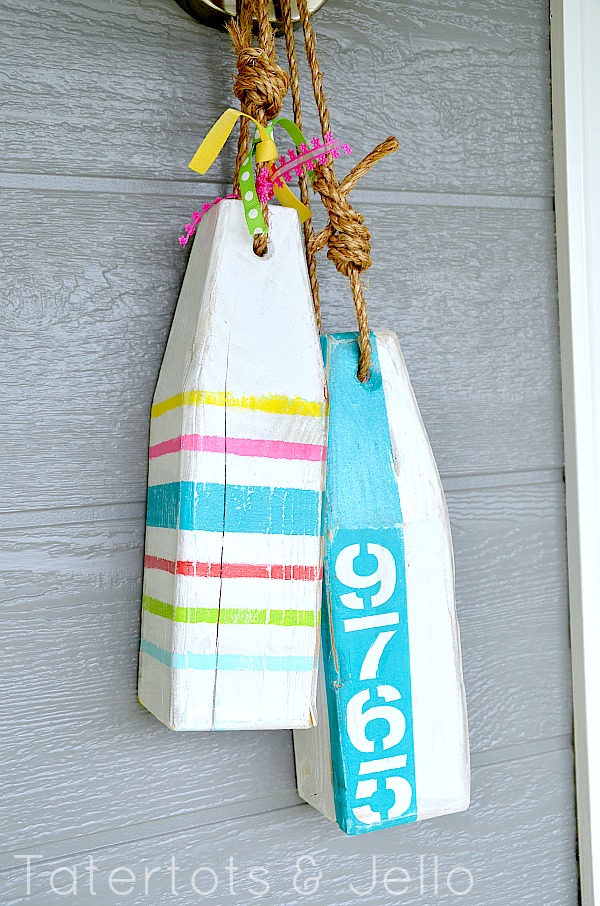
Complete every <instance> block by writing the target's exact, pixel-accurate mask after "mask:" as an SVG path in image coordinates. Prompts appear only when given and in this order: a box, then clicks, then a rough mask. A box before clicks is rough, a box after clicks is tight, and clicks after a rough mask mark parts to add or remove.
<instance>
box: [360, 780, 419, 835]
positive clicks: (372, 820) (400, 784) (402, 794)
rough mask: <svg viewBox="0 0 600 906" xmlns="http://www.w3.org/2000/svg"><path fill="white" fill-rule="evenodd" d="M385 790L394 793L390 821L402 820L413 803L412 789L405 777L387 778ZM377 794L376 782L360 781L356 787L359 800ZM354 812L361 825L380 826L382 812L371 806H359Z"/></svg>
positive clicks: (389, 814)
mask: <svg viewBox="0 0 600 906" xmlns="http://www.w3.org/2000/svg"><path fill="white" fill-rule="evenodd" d="M385 788H386V790H391V791H392V792H393V793H394V804H393V806H392V807H391V809H390V810H389V811H388V814H387V816H388V819H391V818H400V816H401V815H403V814H404V813H405V811H406V810H407V809H408V807H409V806H410V804H411V802H412V796H413V791H412V787H411V785H410V783H409V782H408V780H406V778H405V777H386V778H385ZM376 792H377V781H376V780H359V781H358V783H357V785H356V798H357V799H371V798H372V797H373V796H374V795H375V793H376ZM352 812H353V813H354V817H355V818H358V820H359V821H360V822H361V824H379V823H380V822H381V820H382V819H381V812H376V811H374V810H373V809H372V808H371V806H370V805H359V806H357V807H356V808H353V809H352Z"/></svg>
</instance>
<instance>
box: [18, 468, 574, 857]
mask: <svg viewBox="0 0 600 906" xmlns="http://www.w3.org/2000/svg"><path fill="white" fill-rule="evenodd" d="M448 499H449V505H450V514H451V519H452V528H453V533H454V545H455V554H456V562H457V598H458V609H459V619H460V623H461V631H462V640H463V653H464V668H465V681H466V687H467V698H468V705H469V714H470V730H471V744H472V747H473V750H474V751H475V752H482V751H485V750H487V749H490V748H492V747H497V746H501V747H507V746H511V745H515V744H519V743H522V742H525V741H528V740H533V739H541V738H543V737H546V736H557V735H564V734H569V733H570V727H571V715H570V696H569V679H568V677H569V661H568V644H567V614H566V603H565V601H566V593H565V562H564V560H565V556H564V517H563V509H562V500H563V496H562V483H558V482H557V484H556V485H554V486H553V485H548V486H547V485H539V486H535V487H532V488H529V489H527V488H517V489H512V488H505V489H502V490H501V491H492V492H491V493H490V492H477V491H469V492H458V493H456V492H453V493H450V494H449V495H448ZM142 544H143V524H142V520H123V521H116V522H112V523H110V522H109V523H107V522H102V523H100V524H96V523H94V522H93V521H92V522H86V523H83V524H78V525H58V526H55V527H40V528H38V529H35V528H34V527H29V528H24V529H21V530H18V529H17V530H13V531H10V532H8V531H6V532H3V533H2V534H1V535H0V556H1V562H2V564H3V571H2V577H1V578H2V599H3V602H2V604H1V605H0V626H1V627H2V637H3V639H4V653H3V658H2V662H1V664H0V684H1V687H2V688H3V690H4V694H5V696H6V698H5V702H6V705H7V706H8V709H9V710H8V713H7V717H6V720H5V728H6V729H5V731H4V734H3V743H2V746H3V753H4V758H5V759H8V760H9V761H10V763H11V765H12V767H11V771H10V774H8V775H6V777H5V787H6V788H5V791H3V793H2V803H3V810H2V812H3V816H4V819H5V821H6V824H5V825H4V827H3V829H2V835H3V839H4V842H3V846H10V845H12V844H13V843H14V844H15V845H17V844H19V845H21V846H28V845H30V844H31V845H33V844H32V843H31V841H35V843H36V845H37V844H38V843H39V845H42V844H43V843H44V841H47V840H50V839H52V838H53V837H55V836H59V837H63V836H72V835H74V834H76V833H77V832H78V829H79V830H85V832H87V833H91V832H93V831H97V830H101V829H107V828H108V827H113V828H116V827H118V826H119V825H131V824H136V823H139V822H142V821H146V820H157V819H159V818H160V816H161V815H163V816H168V815H171V816H177V815H183V814H191V813H195V812H200V811H202V810H206V809H216V808H218V807H219V805H228V804H230V803H240V802H242V803H243V802H246V801H248V800H250V801H251V800H255V799H261V800H263V804H262V805H261V810H266V809H268V808H269V803H270V802H273V801H275V799H276V797H277V795H278V794H280V793H283V792H288V793H290V792H291V791H293V790H294V788H295V780H294V769H293V762H292V751H291V738H290V734H289V733H270V732H259V733H235V734H232V733H225V734H210V733H209V734H206V733H189V734H188V733H183V734H175V733H173V732H170V731H168V730H167V729H165V728H164V727H162V726H161V725H160V724H159V723H158V722H157V721H156V720H155V719H154V718H153V717H152V716H151V715H150V714H149V713H148V712H146V711H145V710H144V709H143V708H141V706H140V705H139V704H138V703H137V699H136V695H135V689H136V668H137V645H138V635H139V614H140V596H141V562H142ZM532 639H535V644H532ZM525 690H526V694H525Z"/></svg>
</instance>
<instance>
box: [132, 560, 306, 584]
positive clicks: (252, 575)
mask: <svg viewBox="0 0 600 906" xmlns="http://www.w3.org/2000/svg"><path fill="white" fill-rule="evenodd" d="M144 566H145V567H146V569H161V570H164V571H165V572H168V573H171V574H172V575H175V573H177V574H178V575H180V576H198V577H200V578H217V579H221V578H223V579H295V580H297V581H299V582H315V581H316V580H317V579H319V580H320V579H322V578H323V569H322V568H321V569H319V568H318V567H317V566H301V565H298V564H295V565H293V566H292V565H290V566H285V565H283V564H279V563H273V564H266V563H263V564H258V563H257V564H254V563H204V562H202V561H193V560H177V561H174V560H166V559H165V558H164V557H153V556H151V555H150V554H147V555H146V556H145V557H144Z"/></svg>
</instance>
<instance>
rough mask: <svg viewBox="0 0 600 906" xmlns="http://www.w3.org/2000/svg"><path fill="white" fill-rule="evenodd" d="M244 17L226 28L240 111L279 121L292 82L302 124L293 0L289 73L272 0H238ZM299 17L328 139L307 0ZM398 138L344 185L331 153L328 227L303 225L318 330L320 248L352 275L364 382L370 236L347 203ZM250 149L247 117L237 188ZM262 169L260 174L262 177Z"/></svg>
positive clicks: (323, 177) (321, 180)
mask: <svg viewBox="0 0 600 906" xmlns="http://www.w3.org/2000/svg"><path fill="white" fill-rule="evenodd" d="M238 2H239V9H240V15H239V19H238V20H237V21H234V22H232V23H230V24H229V25H228V26H227V29H228V31H229V34H230V35H231V38H232V41H233V46H234V49H235V51H236V53H237V57H238V60H237V69H238V76H237V78H236V81H235V85H234V93H235V95H236V97H237V98H238V99H239V101H240V104H241V108H242V111H243V112H244V113H248V114H250V116H253V117H254V118H255V119H256V120H258V122H259V123H261V124H262V125H264V126H266V124H267V121H268V120H270V119H275V118H276V117H277V116H278V115H279V112H280V110H281V105H282V102H283V98H284V97H285V95H286V93H287V89H288V84H291V89H292V103H293V108H294V120H295V122H296V124H297V125H298V127H299V128H300V129H302V108H301V103H300V81H299V77H298V63H297V60H296V49H295V42H294V31H293V25H292V13H291V0H281V11H282V20H283V31H284V34H285V41H286V51H287V58H288V64H289V69H290V75H289V78H288V75H287V73H285V72H284V70H283V69H281V67H280V66H278V64H277V61H276V58H275V37H274V33H273V29H272V28H271V24H270V22H269V11H268V0H238ZM297 5H298V12H299V14H300V21H301V23H302V28H303V30H304V44H305V50H306V58H307V60H308V65H309V68H310V72H311V80H312V86H313V93H314V96H315V103H316V105H317V110H318V113H319V121H320V124H321V131H322V133H323V139H324V140H326V139H325V136H326V135H327V134H328V133H329V132H330V123H329V110H328V107H327V100H326V98H325V92H324V91H323V73H322V71H321V67H320V65H319V60H318V57H317V46H316V40H315V35H314V32H313V29H312V24H311V21H310V16H309V13H308V7H307V2H306V0H297ZM253 14H254V15H255V16H256V19H257V21H258V47H253V46H252V16H253ZM397 148H398V142H397V141H396V139H395V138H394V137H393V136H390V137H389V138H387V139H386V140H385V141H384V142H381V144H379V145H377V147H376V148H375V149H374V150H373V151H371V153H370V154H367V156H366V157H365V158H364V160H362V161H360V163H358V164H357V165H356V166H355V167H354V168H353V169H352V170H351V171H350V173H348V175H347V176H346V177H345V179H343V180H342V182H341V183H340V182H339V181H338V179H337V177H336V175H335V172H334V169H333V162H332V159H331V158H330V159H329V162H328V163H326V164H318V165H317V166H316V167H315V177H314V180H313V188H314V190H315V191H316V192H318V193H319V195H320V196H321V200H322V201H323V204H324V206H325V208H326V210H327V213H328V215H329V223H328V225H327V226H326V227H325V229H323V230H321V231H320V232H319V233H317V234H315V233H314V232H313V229H312V224H311V221H310V220H308V221H306V223H305V224H304V239H305V246H306V260H307V266H308V272H309V277H310V284H311V290H312V295H313V304H314V308H315V317H316V320H317V324H318V327H319V330H321V306H320V300H319V283H318V279H317V271H316V254H317V252H318V251H320V250H321V249H322V248H324V247H325V245H327V246H328V251H327V257H328V258H329V259H330V260H331V261H333V263H334V264H335V267H336V269H337V270H338V271H339V272H340V273H342V274H344V275H345V276H347V277H348V280H349V282H350V288H351V290H352V298H353V300H354V307H355V309H356V319H357V322H358V346H359V360H358V373H357V377H358V379H359V380H360V381H366V380H368V378H369V373H370V369H371V340H370V334H369V319H368V316H367V306H366V302H365V297H364V291H363V286H362V282H361V274H362V273H363V271H366V270H367V269H368V268H369V267H371V264H372V263H373V262H372V260H371V234H370V232H369V230H368V228H367V226H366V225H365V222H364V218H363V216H362V214H359V213H358V212H357V211H355V210H354V208H353V207H352V206H351V204H350V203H349V202H348V199H347V195H348V193H349V192H351V191H352V189H353V188H354V187H355V186H356V184H357V183H358V181H359V180H360V179H361V178H362V177H363V176H364V175H365V174H366V173H368V171H369V170H370V169H371V167H372V166H373V165H374V164H375V163H377V161H379V160H382V158H384V157H386V156H387V155H388V154H391V153H392V152H393V151H396V150H397ZM249 151H250V124H249V122H248V120H245V121H243V122H242V124H241V126H240V138H239V143H238V153H237V160H236V172H235V181H234V188H235V189H236V190H237V189H239V168H240V165H241V164H242V162H243V161H244V160H245V159H246V157H247V156H248V153H249ZM262 169H263V168H262V167H261V168H259V173H257V178H258V176H259V175H260V171H261V170H262ZM300 193H301V198H302V201H303V203H304V204H306V205H308V181H307V177H306V174H305V173H303V174H302V176H301V177H300ZM261 208H262V212H263V216H264V219H265V222H266V223H267V226H268V207H267V204H266V203H263V204H262V205H261ZM266 250H267V235H266V234H262V235H257V236H255V237H254V251H255V252H256V254H257V255H264V254H265V252H266Z"/></svg>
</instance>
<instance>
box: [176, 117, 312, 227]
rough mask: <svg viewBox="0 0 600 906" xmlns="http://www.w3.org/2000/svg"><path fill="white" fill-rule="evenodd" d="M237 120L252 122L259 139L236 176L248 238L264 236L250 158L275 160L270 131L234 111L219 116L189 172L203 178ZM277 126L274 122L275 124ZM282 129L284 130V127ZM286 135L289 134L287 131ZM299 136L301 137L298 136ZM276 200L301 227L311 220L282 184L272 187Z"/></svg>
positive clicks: (301, 205) (275, 154)
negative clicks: (291, 212)
mask: <svg viewBox="0 0 600 906" xmlns="http://www.w3.org/2000/svg"><path fill="white" fill-rule="evenodd" d="M240 116H245V117H247V118H248V119H249V120H251V121H252V122H253V123H254V125H255V126H256V128H257V130H258V136H259V137H258V138H255V140H254V142H253V145H252V150H251V151H250V154H249V155H248V157H247V158H246V159H245V160H244V161H243V163H242V165H241V167H240V172H239V183H240V193H241V196H242V203H243V205H244V213H245V216H246V224H247V225H248V231H249V232H250V235H255V234H256V233H266V232H267V226H266V224H265V221H264V217H263V215H262V212H261V209H260V201H259V198H258V195H257V192H256V182H255V179H254V170H253V167H252V156H253V155H254V159H255V161H256V163H257V164H273V163H274V162H275V161H276V160H277V158H278V151H277V146H276V144H275V142H274V141H273V138H272V135H271V131H272V128H273V124H272V125H271V126H270V127H265V126H262V125H261V124H260V123H259V122H258V121H257V120H255V119H254V117H252V116H249V114H247V113H242V111H241V110H234V109H233V108H232V107H230V108H229V109H228V110H226V111H225V113H223V114H221V116H220V117H219V119H218V120H217V122H216V123H215V124H214V126H213V127H212V128H211V129H210V130H209V132H208V134H207V135H206V137H205V139H204V141H203V142H202V144H201V145H200V147H199V148H198V150H197V151H196V153H195V154H194V156H193V158H192V159H191V161H190V163H189V167H190V169H191V170H194V171H195V172H196V173H201V174H204V173H206V172H207V170H208V169H209V168H210V167H211V166H212V164H213V163H214V161H215V160H216V159H217V157H218V156H219V154H220V153H221V150H222V148H223V146H224V144H225V142H226V141H227V139H228V138H229V136H230V135H231V132H232V130H233V127H234V126H235V124H236V123H237V121H238V119H239V117H240ZM276 122H277V121H276ZM284 128H285V126H284ZM286 131H288V130H287V129H286ZM300 135H301V134H300ZM273 189H274V193H275V196H276V197H277V199H278V200H279V201H280V202H281V204H282V205H284V206H285V207H287V208H294V209H295V210H296V211H297V212H298V216H299V218H300V223H304V221H305V220H308V218H309V217H310V216H311V212H310V208H307V207H306V205H304V204H302V202H301V201H299V199H298V198H296V196H295V195H294V193H293V192H292V191H291V189H289V188H288V187H287V186H286V185H285V184H283V185H275V186H274V187H273Z"/></svg>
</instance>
